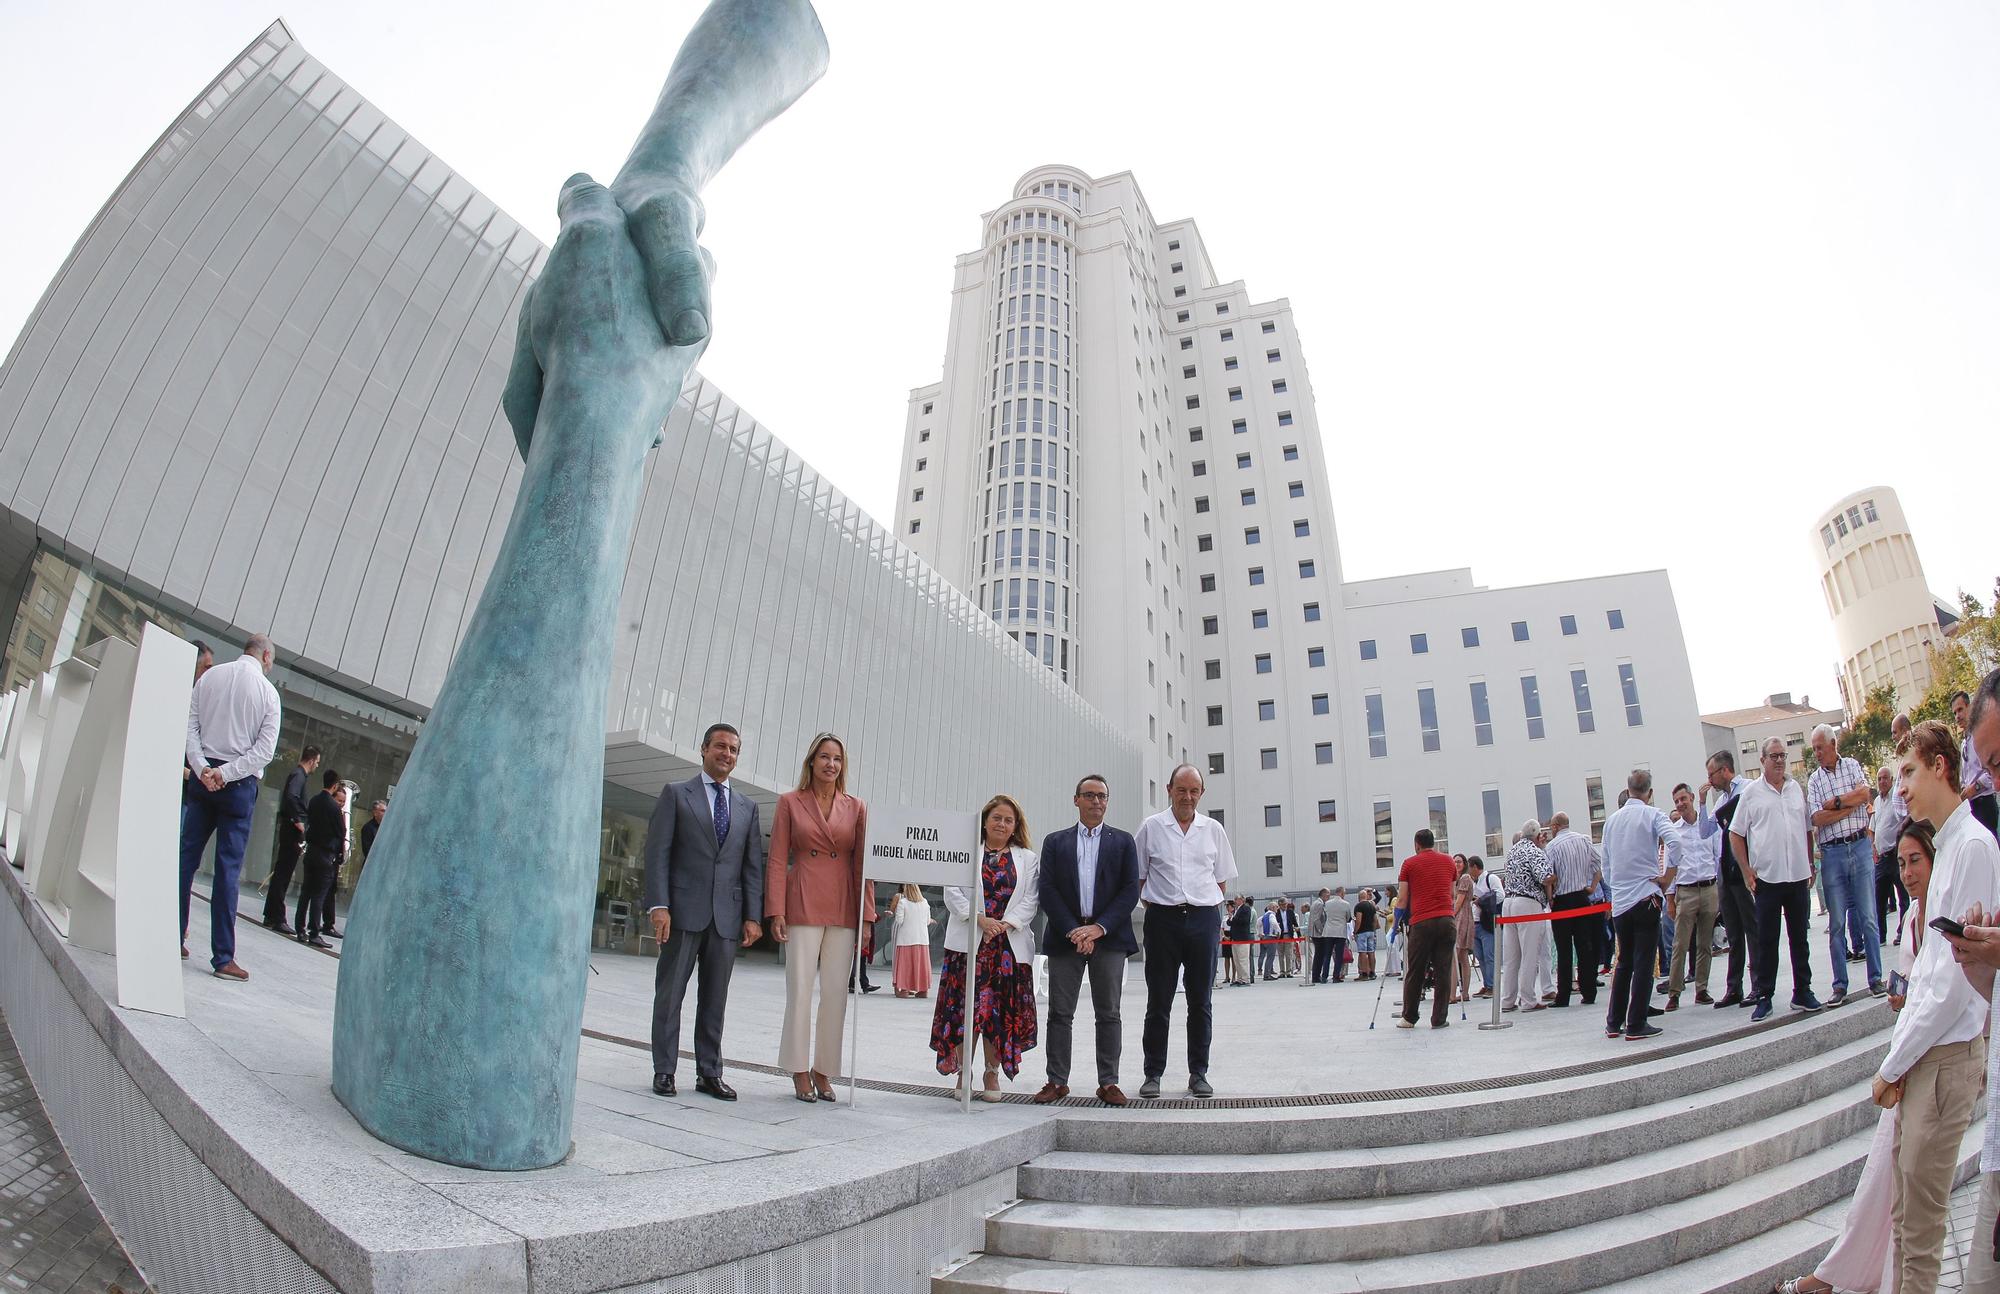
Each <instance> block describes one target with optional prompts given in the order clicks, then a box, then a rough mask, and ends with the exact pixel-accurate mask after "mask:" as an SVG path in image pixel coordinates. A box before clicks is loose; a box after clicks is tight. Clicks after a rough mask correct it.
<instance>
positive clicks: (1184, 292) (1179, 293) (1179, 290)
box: [1174, 287, 1187, 298]
mask: <svg viewBox="0 0 2000 1294" xmlns="http://www.w3.org/2000/svg"><path fill="white" fill-rule="evenodd" d="M1186 295H1187V289H1186V288H1183V287H1177V288H1175V289H1174V296H1175V297H1176V298H1179V297H1184V296H1186Z"/></svg>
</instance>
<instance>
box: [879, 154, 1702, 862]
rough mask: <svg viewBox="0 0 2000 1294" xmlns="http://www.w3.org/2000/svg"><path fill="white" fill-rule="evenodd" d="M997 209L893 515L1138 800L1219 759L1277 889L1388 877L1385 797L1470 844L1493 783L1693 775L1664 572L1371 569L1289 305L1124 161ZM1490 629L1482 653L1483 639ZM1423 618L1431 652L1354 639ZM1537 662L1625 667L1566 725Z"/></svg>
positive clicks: (1049, 176) (920, 399) (958, 308)
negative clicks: (1352, 530) (1479, 696)
mask: <svg viewBox="0 0 2000 1294" xmlns="http://www.w3.org/2000/svg"><path fill="white" fill-rule="evenodd" d="M981 231H982V240H981V245H980V247H979V249H978V250H976V251H974V252H970V253H967V254H966V255H964V256H961V257H959V259H958V263H957V272H956V279H955V283H954V288H953V297H952V311H951V322H950V325H949V332H948V335H947V341H946V356H945V364H944V372H943V375H942V378H941V380H940V381H938V382H936V383H932V384H930V385H926V386H922V387H918V388H916V389H914V390H913V391H912V392H911V393H910V401H909V408H908V412H907V416H906V421H905V443H904V454H903V462H902V469H901V479H900V481H899V490H898V498H897V514H896V529H897V534H898V536H899V537H900V538H901V539H902V540H903V542H905V543H907V544H909V545H910V546H911V547H912V548H914V549H915V550H916V551H918V552H919V553H921V554H923V555H924V557H925V558H926V559H927V560H928V561H929V562H930V563H931V564H932V565H933V566H935V567H936V568H937V569H938V570H939V571H940V572H941V573H943V574H944V575H945V576H946V578H948V579H950V580H952V581H953V582H954V583H955V584H957V585H958V586H959V587H960V588H961V589H963V590H965V592H967V593H968V594H970V595H971V597H972V599H973V601H974V602H975V603H976V604H977V605H979V606H980V607H982V608H984V609H985V611H986V613H987V614H988V615H989V616H990V617H991V618H992V619H993V620H994V621H995V622H996V623H997V624H999V625H1000V626H1002V627H1003V628H1004V629H1005V630H1006V631H1007V632H1008V633H1009V634H1011V635H1014V636H1016V637H1019V638H1020V639H1021V640H1022V642H1023V643H1024V644H1030V643H1031V644H1032V646H1031V648H1030V650H1031V652H1032V653H1033V654H1034V655H1036V656H1038V657H1039V658H1041V659H1043V660H1044V661H1045V662H1047V663H1048V664H1049V666H1050V667H1051V669H1052V670H1053V671H1054V672H1055V673H1057V674H1058V675H1059V676H1061V677H1063V678H1065V679H1067V681H1068V682H1070V683H1071V685H1072V686H1074V687H1075V688H1076V689H1077V691H1079V692H1080V693H1081V694H1082V695H1083V697H1084V698H1085V699H1086V700H1088V701H1089V702H1090V703H1091V704H1092V705H1093V706H1094V707H1096V708H1097V709H1098V710H1099V711H1101V712H1102V713H1104V714H1105V715H1106V716H1107V717H1108V718H1110V719H1111V721H1112V722H1114V723H1116V724H1118V725H1120V726H1122V727H1123V729H1124V730H1125V731H1126V733H1127V734H1128V735H1129V736H1130V737H1131V739H1132V740H1133V741H1134V742H1135V743H1137V744H1138V745H1139V746H1140V748H1141V749H1142V750H1143V751H1145V752H1146V762H1147V768H1146V772H1145V774H1144V779H1143V780H1144V783H1145V785H1144V787H1143V792H1144V794H1143V796H1142V797H1140V798H1141V799H1142V800H1143V806H1142V805H1139V804H1135V803H1133V801H1131V800H1127V801H1126V802H1125V804H1126V812H1128V813H1135V812H1136V811H1137V810H1138V809H1139V808H1140V807H1144V808H1146V809H1148V810H1150V809H1157V808H1160V807H1163V806H1164V804H1165V781H1166V777H1167V774H1168V772H1169V771H1170V770H1171V768H1172V766H1173V765H1174V764H1175V763H1178V762H1181V761H1183V760H1185V761H1187V762H1191V763H1194V764H1196V765H1197V766H1198V767H1201V768H1203V769H1205V770H1208V773H1209V778H1208V781H1209V793H1208V797H1207V799H1206V800H1205V801H1204V805H1203V807H1204V808H1205V809H1209V810H1217V811H1220V812H1221V813H1222V815H1223V817H1224V820H1225V823H1226V825H1227V826H1228V828H1229V830H1230V834H1231V836H1232V838H1233V840H1234V842H1235V846H1236V851H1237V854H1238V857H1239V861H1240V862H1241V863H1242V866H1243V870H1244V873H1245V875H1246V877H1248V878H1249V883H1250V885H1251V886H1252V888H1269V889H1280V888H1282V889H1288V890H1295V891H1296V890H1304V889H1314V888H1317V887H1318V886H1319V885H1320V884H1321V883H1322V881H1323V880H1324V881H1326V882H1327V883H1334V881H1335V880H1336V879H1337V881H1338V883H1343V884H1352V883H1355V882H1357V881H1366V880H1368V879H1372V878H1373V877H1374V876H1375V875H1376V872H1377V869H1376V859H1377V855H1378V845H1377V833H1378V824H1381V823H1384V822H1386V824H1387V827H1388V829H1389V830H1390V832H1391V840H1390V842H1389V843H1388V844H1387V845H1385V846H1383V847H1382V848H1383V855H1382V856H1384V857H1389V856H1391V855H1393V857H1394V858H1395V859H1397V860H1400V859H1401V858H1402V857H1403V856H1404V855H1406V854H1407V853H1408V852H1409V844H1410V837H1411V836H1412V835H1413V834H1414V832H1415V831H1416V829H1417V828H1418V827H1419V826H1422V825H1427V824H1428V823H1429V822H1430V820H1431V818H1432V816H1433V812H1434V811H1435V812H1436V813H1437V815H1438V822H1439V825H1441V826H1444V827H1446V830H1447V831H1448V832H1449V833H1450V835H1451V837H1452V838H1454V839H1456V840H1457V841H1458V843H1459V848H1460V849H1465V850H1469V849H1472V848H1473V847H1474V842H1475V840H1476V839H1477V840H1482V841H1490V838H1491V834H1492V833H1491V832H1490V831H1489V830H1488V829H1487V828H1488V819H1489V815H1488V813H1487V810H1488V808H1489V807H1492V806H1496V805H1497V807H1498V811H1499V812H1500V814H1501V817H1502V819H1503V821H1505V820H1509V819H1511V823H1510V825H1509V826H1508V827H1507V830H1508V831H1511V830H1512V827H1513V826H1516V825H1518V824H1519V822H1520V820H1521V819H1522V818H1525V817H1527V816H1529V815H1530V814H1531V813H1533V812H1534V811H1535V809H1536V806H1537V804H1538V803H1545V802H1547V801H1549V800H1551V799H1553V800H1554V801H1555V807H1558V808H1564V809H1567V810H1569V811H1570V812H1571V813H1572V815H1573V816H1577V817H1579V818H1582V817H1583V816H1585V814H1586V813H1587V806H1588V804H1589V802H1590V796H1591V795H1592V794H1593V792H1592V790H1591V788H1592V787H1596V786H1608V787H1609V788H1610V794H1611V798H1612V799H1613V801H1614V802H1615V799H1616V791H1617V789H1618V788H1619V787H1621V786H1622V785H1623V784H1624V778H1625V775H1626V773H1627V772H1629V771H1630V769H1631V768H1633V767H1635V766H1638V765H1648V766H1651V767H1653V768H1655V769H1658V770H1660V771H1661V773H1662V775H1664V773H1665V772H1666V771H1667V770H1669V769H1674V770H1679V769H1682V768H1685V770H1686V771H1685V772H1679V773H1677V775H1676V780H1677V779H1678V777H1681V776H1692V775H1694V774H1696V773H1698V772H1699V769H1700V754H1701V752H1700V728H1699V723H1698V720H1697V714H1696V709H1695V704H1694V689H1693V682H1692V678H1691V675H1690V672H1689V669H1688V663H1687V655H1686V648H1685V645H1684V643H1683V640H1682V637H1681V632H1680V624H1679V618H1678V614H1677V612H1676V610H1675V607H1674V601H1673V594H1672V590H1671V588H1670V587H1669V585H1668V583H1667V579H1666V576H1665V574H1664V573H1662V572H1652V573H1645V574H1638V575H1629V576H1615V577H1608V578H1607V579H1604V580H1586V581H1577V582H1575V583H1573V584H1569V583H1566V584H1556V585H1545V586H1536V587H1534V588H1528V589H1505V590H1492V589H1486V588H1483V587H1479V586H1476V585H1475V584H1474V583H1473V581H1472V578H1471V573H1470V572H1469V571H1461V572H1445V573H1439V574H1432V575H1422V576H1413V577H1409V578H1408V579H1402V580H1381V581H1370V582H1368V583H1366V584H1360V585H1348V584H1345V583H1344V579H1343V574H1342V570H1341V560H1340V546H1339V538H1338V535H1337V533H1336V531H1335V528H1334V524H1333V506H1332V498H1331V494H1330V491H1329V488H1328V480H1329V476H1328V464H1327V462H1326V459H1325V456H1324V454H1325V451H1324V449H1323V438H1322V435H1321V429H1320V426H1319V421H1318V415H1317V411H1316V407H1315V402H1314V397H1313V387H1312V379H1311V374H1310V372H1309V371H1308V369H1307V366H1306V362H1305V356H1304V353H1303V350H1302V347H1301V345H1300V342H1299V338H1298V333H1297V330H1296V328H1295V327H1294V324H1293V319H1292V312H1291V307H1290V304H1289V303H1288V302H1287V301H1285V300H1284V299H1282V298H1280V299H1277V300H1271V301H1258V300H1254V299H1253V298H1252V297H1251V296H1250V294H1249V293H1248V291H1247V290H1246V289H1245V287H1244V285H1243V284H1242V283H1241V282H1222V281H1218V279H1217V276H1216V274H1215V272H1214V269H1213V267H1212V265H1211V262H1210V259H1209V254H1208V251H1207V249H1206V247H1205V246H1204V245H1203V243H1202V240H1201V236H1200V233H1199V231H1198V230H1197V229H1196V227H1195V225H1194V223H1193V222H1192V221H1187V220H1176V221H1165V222H1163V221H1158V220H1156V219H1155V218H1154V217H1153V215H1152V213H1151V211H1150V209H1149V208H1148V206H1147V204H1146V200H1145V197H1144V195H1143V194H1142V193H1141V192H1140V191H1139V188H1138V185H1137V183H1136V182H1135V181H1134V179H1133V177H1132V176H1131V175H1130V174H1129V173H1120V174H1117V175H1111V176H1106V177H1092V176H1089V175H1086V174H1084V173H1083V172H1081V171H1077V170H1075V169H1073V168H1070V167H1063V166H1044V167H1038V168H1036V169H1034V170H1032V171H1030V172H1028V173H1027V174H1026V175H1024V176H1023V177H1021V179H1020V180H1019V181H1018V182H1017V183H1016V185H1015V187H1014V193H1013V197H1012V198H1011V199H1010V200H1009V201H1008V202H1007V203H1006V204H1004V205H1003V206H1001V207H999V208H997V209H995V210H994V211H992V212H988V213H987V214H986V215H984V216H982V217H981ZM1051 598H1053V602H1051ZM1613 613H1616V614H1617V616H1619V617H1621V618H1622V619H1623V623H1626V624H1630V625H1632V626H1634V628H1633V630H1632V631H1629V632H1628V631H1623V630H1614V629H1612V628H1610V627H1609V621H1610V619H1611V618H1612V616H1613ZM1564 617H1569V618H1570V620H1573V621H1574V622H1575V625H1574V626H1573V627H1572V628H1571V629H1570V630H1568V631H1567V632H1566V631H1565V629H1564V625H1565V624H1566V623H1568V621H1565V619H1564ZM1516 621H1522V622H1524V623H1532V629H1531V631H1530V634H1529V637H1528V638H1527V639H1525V640H1522V641H1520V642H1517V641H1516V640H1515V638H1514V629H1513V625H1514V623H1515V622H1516ZM1587 624H1590V625H1595V626H1598V628H1592V629H1585V628H1583V627H1582V626H1584V625H1587ZM1475 627H1476V628H1477V630H1478V636H1479V639H1480V641H1481V642H1482V643H1483V644H1484V648H1483V649H1471V648H1466V647H1463V646H1462V645H1461V633H1462V631H1463V630H1466V629H1468V628H1475ZM1600 630H1601V632H1600ZM1410 633H1427V634H1429V635H1430V639H1431V640H1432V641H1435V642H1436V643H1437V644H1438V646H1437V649H1436V650H1435V651H1426V652H1422V653H1418V654H1416V657H1415V659H1414V660H1413V661H1412V662H1411V663H1410V664H1409V667H1408V668H1405V667H1404V662H1403V659H1402V657H1399V656H1397V655H1396V654H1394V653H1393V652H1391V651H1389V650H1388V649H1387V647H1386V646H1384V647H1383V648H1382V650H1379V651H1376V652H1375V653H1374V654H1373V655H1371V656H1370V657H1369V658H1368V659H1366V660H1364V659H1362V658H1361V656H1360V647H1361V644H1362V643H1363V642H1370V641H1371V640H1373V641H1372V642H1371V647H1373V646H1376V645H1378V644H1387V643H1388V642H1390V641H1391V640H1393V639H1396V638H1398V637H1399V636H1400V637H1401V639H1402V640H1403V642H1404V644H1405V648H1406V649H1407V641H1408V635H1409V634H1410ZM1503 643H1504V645H1503ZM1406 654H1407V651H1406ZM1524 677H1532V678H1534V679H1536V680H1539V681H1540V682H1539V686H1542V687H1546V688H1549V689H1552V690H1553V689H1560V693H1561V697H1560V700H1561V704H1562V706H1564V707H1567V706H1568V705H1569V704H1570V701H1571V697H1572V691H1573V688H1575V687H1578V686H1580V687H1582V689H1583V693H1582V694H1584V695H1588V696H1592V697H1595V696H1597V695H1602V696H1603V697H1604V698H1605V699H1604V702H1603V703H1602V704H1603V709H1604V722H1603V723H1601V724H1599V723H1597V722H1595V715H1594V714H1591V713H1590V712H1589V711H1586V712H1585V713H1586V714H1589V715H1590V717H1589V718H1587V719H1585V720H1584V721H1583V722H1586V723H1590V724H1591V727H1590V728H1589V729H1588V730H1584V729H1583V728H1581V727H1580V725H1579V723H1578V721H1576V720H1575V719H1574V717H1573V715H1572V717H1571V718H1570V720H1569V722H1568V724H1567V726H1565V724H1563V723H1559V722H1556V721H1555V720H1556V719H1558V718H1561V717H1563V716H1561V715H1559V714H1557V713H1556V710H1557V699H1556V698H1555V696H1554V692H1553V691H1552V692H1551V700H1550V701H1549V703H1548V707H1547V708H1548V711H1549V716H1548V720H1547V721H1546V722H1544V723H1543V724H1542V725H1541V727H1542V729H1543V731H1542V732H1541V733H1540V734H1539V735H1534V736H1530V735H1529V732H1528V726H1529V725H1528V719H1527V715H1526V713H1525V711H1524V709H1523V706H1524V701H1523V699H1522V697H1523V693H1522V692H1521V690H1520V689H1521V687H1522V683H1521V680H1522V679H1523V678H1524ZM1475 682H1478V683H1481V684H1483V685H1484V686H1485V687H1486V688H1487V692H1488V697H1489V699H1488V701H1487V703H1486V704H1487V706H1488V709H1489V710H1490V711H1491V712H1492V715H1493V718H1492V719H1491V720H1489V721H1487V722H1486V723H1484V724H1483V725H1480V726H1482V727H1483V728H1485V729H1486V730H1488V731H1487V736H1486V739H1485V740H1483V741H1482V740H1480V739H1478V738H1477V737H1476V736H1475V733H1474V728H1475V724H1474V721H1473V719H1472V717H1471V706H1472V704H1473V699H1472V698H1473V684H1474V683H1475ZM1593 688H1594V689H1596V691H1595V692H1593V691H1591V689H1593ZM1628 690H1629V691H1630V692H1631V693H1632V694H1633V695H1635V696H1636V697H1637V698H1639V699H1638V701H1637V702H1636V703H1635V704H1633V705H1632V706H1631V707H1630V711H1629V712H1630V713H1631V714H1632V715H1633V716H1634V718H1635V721H1634V722H1631V723H1629V724H1628V723H1627V721H1626V717H1625V716H1626V714H1627V713H1628V709H1627V706H1626V704H1625V701H1624V696H1625V694H1626V692H1627V691H1628ZM1529 695H1533V693H1532V692H1531V693H1529ZM1426 696H1428V698H1429V700H1428V701H1425V700H1424V699H1423V698H1424V697H1426ZM1371 698H1373V699H1371ZM1614 699H1615V700H1616V702H1617V703H1616V705H1615V706H1613V704H1612V702H1613V700H1614ZM1510 708H1511V712H1512V713H1514V714H1515V715H1516V716H1517V717H1516V718H1515V719H1514V720H1513V728H1512V729H1510V728H1509V727H1508V726H1507V720H1506V719H1505V716H1506V715H1507V714H1508V713H1509V712H1510ZM1461 711H1463V712H1464V713H1463V714H1460V712H1461ZM1515 730H1518V743H1519V748H1518V749H1517V748H1516V736H1513V735H1506V734H1509V733H1512V732H1514V731H1515ZM1382 746H1386V747H1387V748H1388V751H1389V752H1390V753H1387V754H1382V755H1376V754H1373V753H1371V752H1372V751H1373V750H1374V749H1376V748H1378V747H1382ZM1544 788H1545V789H1544ZM1440 834H1441V835H1442V834H1446V832H1443V831H1441V832H1440ZM1504 843H1505V841H1504V838H1503V839H1502V840H1501V844H1502V845H1504ZM1495 852H1497V850H1496V851H1495Z"/></svg>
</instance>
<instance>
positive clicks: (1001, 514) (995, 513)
mask: <svg viewBox="0 0 2000 1294" xmlns="http://www.w3.org/2000/svg"><path fill="white" fill-rule="evenodd" d="M1056 493H1057V491H1056V487H1055V484H1054V482H1051V483H1049V484H1048V485H1043V484H1042V483H1041V482H1040V481H1015V482H1014V483H1013V484H1012V485H1002V486H1000V487H999V498H998V502H997V503H996V502H995V498H994V490H993V488H992V487H988V489H987V491H986V507H985V510H984V511H982V512H981V513H980V514H979V515H980V516H981V518H982V519H985V520H986V522H987V524H989V525H996V526H997V525H999V524H1000V523H1002V522H1004V521H1047V522H1048V523H1049V524H1050V525H1056V524H1058V523H1059V524H1061V526H1062V527H1063V529H1065V530H1067V529H1069V524H1070V522H1069V515H1070V514H1069V500H1070V493H1069V491H1068V490H1064V491H1062V492H1061V493H1062V513H1061V514H1060V515H1058V514H1057V512H1056ZM912 502H915V500H912Z"/></svg>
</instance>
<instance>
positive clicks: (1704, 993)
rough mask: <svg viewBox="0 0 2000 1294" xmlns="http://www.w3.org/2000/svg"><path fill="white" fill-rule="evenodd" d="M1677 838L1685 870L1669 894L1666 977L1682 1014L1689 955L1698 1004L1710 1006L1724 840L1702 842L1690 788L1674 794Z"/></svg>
mask: <svg viewBox="0 0 2000 1294" xmlns="http://www.w3.org/2000/svg"><path fill="white" fill-rule="evenodd" d="M1674 834H1675V835H1677V836H1679V837H1680V841H1681V866H1680V870H1679V871H1677V872H1675V873H1674V884H1673V888H1672V889H1670V890H1668V891H1667V916H1668V917H1670V918H1672V920H1673V922H1674V962H1673V970H1672V971H1671V972H1670V973H1669V974H1668V975H1667V1010H1669V1011H1678V1010H1680V1008H1681V986H1682V982H1683V977H1684V973H1685V972H1686V970H1687V963H1688V953H1689V952H1690V951H1692V952H1693V953H1694V1000H1695V1001H1697V1002H1708V1001H1710V998H1709V996H1708V968H1709V965H1710V963H1711V961H1712V960H1713V959H1714V956H1715V949H1714V947H1713V941H1714V938H1715V916H1716V912H1717V910H1718V909H1719V907H1720V904H1719V901H1718V897H1717V895H1716V892H1715V891H1716V877H1717V868H1718V866H1719V864H1720V862H1721V858H1720V853H1721V851H1720V848H1719V847H1720V846H1721V844H1722V837H1721V836H1720V835H1714V836H1710V837H1709V838H1708V839H1707V840H1703V839H1702V838H1701V821H1700V818H1699V817H1698V815H1697V814H1696V813H1695V808H1694V790H1693V789H1692V788H1691V787H1689V786H1688V784H1687V783H1686V782H1682V783H1681V784H1680V785H1679V786H1676V787H1675V788H1674Z"/></svg>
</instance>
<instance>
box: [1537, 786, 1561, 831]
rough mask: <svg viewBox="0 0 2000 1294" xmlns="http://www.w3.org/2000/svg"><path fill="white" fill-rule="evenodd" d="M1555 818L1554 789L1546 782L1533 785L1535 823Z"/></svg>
mask: <svg viewBox="0 0 2000 1294" xmlns="http://www.w3.org/2000/svg"><path fill="white" fill-rule="evenodd" d="M1555 816H1556V795H1555V788H1554V787H1552V786H1550V785H1549V784H1548V783H1547V782H1537V783H1535V821H1537V822H1547V821H1548V820H1549V819H1550V818H1553V817H1555Z"/></svg>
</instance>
